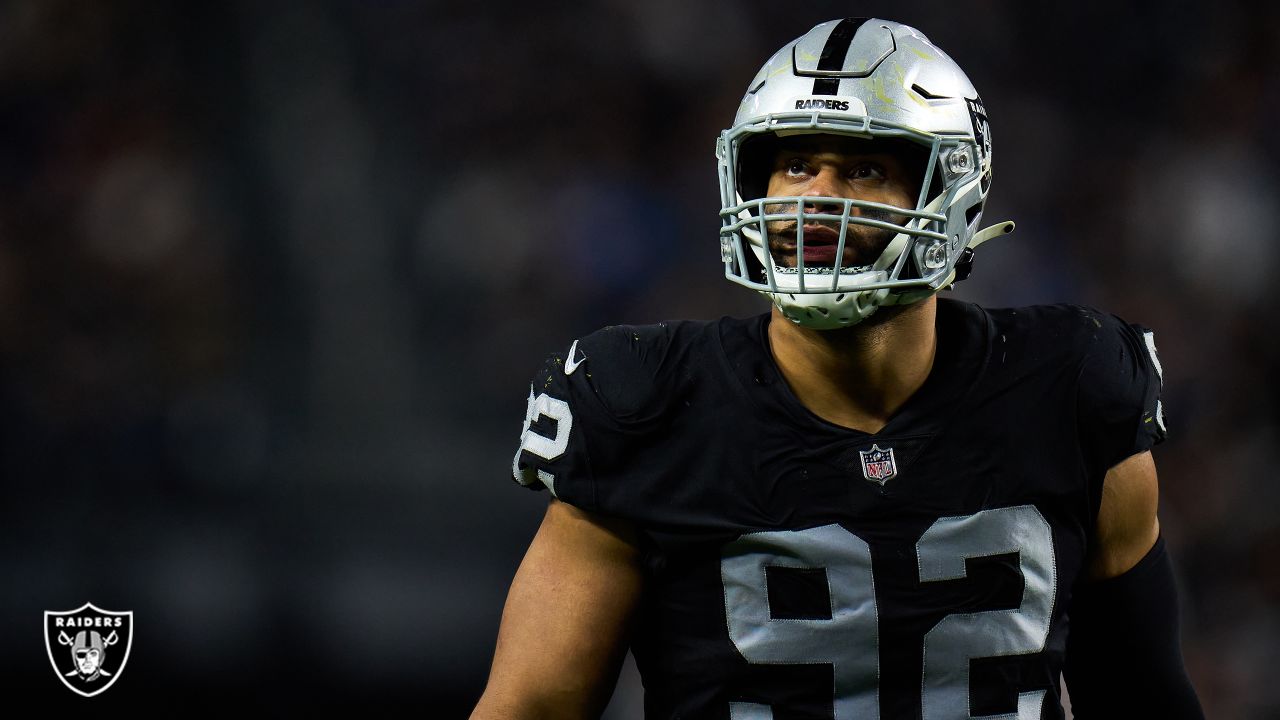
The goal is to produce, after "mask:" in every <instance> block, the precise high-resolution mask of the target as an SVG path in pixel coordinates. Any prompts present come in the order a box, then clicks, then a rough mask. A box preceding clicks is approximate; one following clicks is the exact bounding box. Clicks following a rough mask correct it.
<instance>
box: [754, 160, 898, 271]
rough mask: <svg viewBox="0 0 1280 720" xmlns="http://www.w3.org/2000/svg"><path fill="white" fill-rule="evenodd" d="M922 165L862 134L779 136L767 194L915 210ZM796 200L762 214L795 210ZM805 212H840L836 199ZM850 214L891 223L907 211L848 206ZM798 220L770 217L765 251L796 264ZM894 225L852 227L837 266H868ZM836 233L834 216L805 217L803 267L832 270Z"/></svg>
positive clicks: (788, 264)
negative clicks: (771, 219) (889, 228)
mask: <svg viewBox="0 0 1280 720" xmlns="http://www.w3.org/2000/svg"><path fill="white" fill-rule="evenodd" d="M920 170H921V168H917V167H915V166H914V163H911V162H910V160H909V159H908V158H906V157H904V155H903V153H900V152H895V151H894V150H893V149H892V148H887V147H886V146H885V144H884V143H879V144H876V145H870V144H869V143H868V141H867V140H864V139H861V138H851V137H842V136H837V135H797V136H793V137H789V138H783V139H782V140H781V141H780V142H779V143H778V149H777V151H776V152H775V153H774V156H773V166H772V172H771V173H770V175H769V187H768V195H769V196H770V197H782V196H788V195H799V196H812V197H815V198H818V197H829V198H841V199H853V200H867V201H871V202H877V203H883V204H885V205H892V206H894V207H900V208H908V209H911V208H914V207H915V205H916V196H917V193H918V188H919V182H920V181H919V179H918V177H919V174H920ZM795 210H796V206H795V204H783V203H777V204H769V205H767V206H766V212H768V213H794V212H795ZM805 212H806V213H809V212H813V213H827V214H834V215H839V214H840V213H841V212H843V209H842V207H841V206H840V205H837V204H834V203H830V202H828V203H822V202H812V203H810V202H806V203H805ZM850 215H851V216H854V217H866V218H872V219H875V220H883V221H885V222H890V223H893V224H895V225H902V224H905V223H906V220H907V218H906V216H904V215H898V214H895V213H891V212H889V211H885V210H878V209H868V208H858V207H854V208H852V210H851V212H850ZM796 224H797V223H796V221H795V220H775V221H772V222H770V223H769V224H768V230H769V251H770V253H771V254H772V255H773V258H774V262H776V263H778V264H779V265H781V266H783V267H795V266H796ZM895 234H896V233H894V232H893V231H892V230H885V229H881V228H874V227H870V226H866V225H854V224H850V225H849V229H848V232H847V235H846V240H845V248H844V257H843V258H842V260H841V267H843V268H849V267H858V266H865V265H870V264H871V263H873V262H874V261H875V260H876V258H878V257H880V254H881V253H882V252H884V249H885V247H886V246H887V245H888V244H889V241H890V240H891V239H892V238H893V236H894V235H895ZM839 238H840V223H839V222H838V221H807V222H806V223H805V225H804V263H805V266H806V267H833V266H834V264H835V260H836V247H837V242H838V241H839Z"/></svg>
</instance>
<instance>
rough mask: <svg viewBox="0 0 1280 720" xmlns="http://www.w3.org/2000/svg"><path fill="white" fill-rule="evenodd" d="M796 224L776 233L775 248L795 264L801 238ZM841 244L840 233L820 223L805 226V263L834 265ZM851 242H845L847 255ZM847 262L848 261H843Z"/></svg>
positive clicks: (822, 265) (791, 263)
mask: <svg viewBox="0 0 1280 720" xmlns="http://www.w3.org/2000/svg"><path fill="white" fill-rule="evenodd" d="M797 235H798V233H797V231H796V228H795V226H792V227H790V228H788V229H786V230H781V231H779V232H778V233H777V234H776V235H775V241H774V243H772V244H773V249H774V251H775V252H777V253H779V254H780V255H782V256H783V257H785V258H786V259H787V260H788V263H787V264H788V265H794V264H795V256H796V248H797V247H798V246H799V244H800V243H799V238H798V237H797ZM839 244H840V233H839V232H837V231H836V230H834V229H832V228H830V227H828V226H826V225H819V224H808V225H805V226H804V264H805V266H806V267H834V266H835V262H836V257H837V256H836V250H837V248H838V247H839ZM851 250H852V248H851V247H850V246H849V243H846V244H845V255H846V259H851V258H848V257H847V256H848V255H849V253H850V252H851ZM842 264H847V263H842Z"/></svg>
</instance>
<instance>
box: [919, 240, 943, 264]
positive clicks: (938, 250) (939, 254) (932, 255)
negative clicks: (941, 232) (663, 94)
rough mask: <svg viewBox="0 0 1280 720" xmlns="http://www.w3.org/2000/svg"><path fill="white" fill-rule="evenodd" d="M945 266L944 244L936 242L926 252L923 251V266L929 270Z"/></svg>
mask: <svg viewBox="0 0 1280 720" xmlns="http://www.w3.org/2000/svg"><path fill="white" fill-rule="evenodd" d="M946 264H947V259H946V244H945V243H943V242H941V241H937V242H935V243H934V244H933V245H932V246H930V247H929V249H928V250H925V251H924V266H925V267H926V268H928V269H930V270H937V269H938V268H940V267H942V266H943V265H946Z"/></svg>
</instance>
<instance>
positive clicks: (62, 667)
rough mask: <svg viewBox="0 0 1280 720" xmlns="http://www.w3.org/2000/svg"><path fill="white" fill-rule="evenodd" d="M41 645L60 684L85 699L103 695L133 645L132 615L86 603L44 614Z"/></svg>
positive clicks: (115, 678)
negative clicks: (77, 606) (46, 652)
mask: <svg viewBox="0 0 1280 720" xmlns="http://www.w3.org/2000/svg"><path fill="white" fill-rule="evenodd" d="M44 646H45V650H47V651H48V652H49V662H50V663H53V671H54V672H55V673H57V675H58V679H59V680H61V681H62V684H63V685H66V686H67V687H69V688H71V690H72V691H73V692H76V693H79V694H80V695H83V696H85V697H93V696H94V695H98V694H99V693H102V692H105V691H106V689H107V688H109V687H111V686H112V684H114V683H115V681H116V680H118V679H120V673H121V672H122V671H123V670H124V664H125V663H126V662H128V661H129V649H130V648H131V647H132V646H133V612H132V611H129V612H112V611H110V610H103V609H101V608H96V607H94V606H93V603H85V604H84V605H82V606H81V607H80V608H78V609H76V610H65V611H61V612H55V611H52V610H46V611H45V613H44Z"/></svg>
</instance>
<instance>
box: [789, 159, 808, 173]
mask: <svg viewBox="0 0 1280 720" xmlns="http://www.w3.org/2000/svg"><path fill="white" fill-rule="evenodd" d="M785 167H786V169H787V174H788V175H792V176H795V175H808V174H809V165H808V163H806V162H805V161H804V160H801V159H800V158H792V159H790V160H788V161H787V162H786V163H785Z"/></svg>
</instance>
